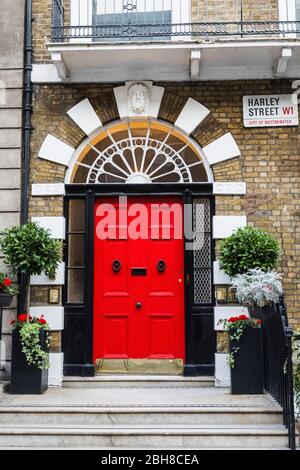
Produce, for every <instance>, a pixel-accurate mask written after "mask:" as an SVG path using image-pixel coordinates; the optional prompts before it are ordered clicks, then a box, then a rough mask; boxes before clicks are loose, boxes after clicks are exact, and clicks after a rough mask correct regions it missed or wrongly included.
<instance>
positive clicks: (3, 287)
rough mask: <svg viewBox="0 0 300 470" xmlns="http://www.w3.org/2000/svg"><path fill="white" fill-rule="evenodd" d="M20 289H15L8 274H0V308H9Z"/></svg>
mask: <svg viewBox="0 0 300 470" xmlns="http://www.w3.org/2000/svg"><path fill="white" fill-rule="evenodd" d="M17 293H18V288H17V287H13V285H12V280H11V279H10V277H8V275H7V274H5V273H3V272H0V308H2V307H9V306H10V304H11V302H12V299H13V297H14V295H16V294H17Z"/></svg>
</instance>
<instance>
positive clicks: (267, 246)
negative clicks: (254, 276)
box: [219, 227, 280, 277]
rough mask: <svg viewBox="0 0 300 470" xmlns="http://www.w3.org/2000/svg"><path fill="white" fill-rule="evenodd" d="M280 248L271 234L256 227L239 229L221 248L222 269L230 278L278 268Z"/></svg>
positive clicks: (220, 260) (220, 261)
mask: <svg viewBox="0 0 300 470" xmlns="http://www.w3.org/2000/svg"><path fill="white" fill-rule="evenodd" d="M279 254H280V248H279V244H278V242H277V240H276V239H275V238H274V237H273V235H270V234H269V233H267V232H265V231H264V230H261V229H259V228H254V227H244V228H240V229H238V230H237V231H236V232H235V233H234V234H233V235H231V236H230V237H228V238H226V239H225V240H224V241H223V242H222V244H221V248H220V254H219V263H220V268H221V269H222V270H223V271H224V272H225V273H226V274H228V275H229V276H230V277H233V276H236V275H237V274H244V273H247V272H248V271H249V270H250V269H256V268H259V269H261V270H262V271H264V272H267V271H269V270H271V269H274V268H275V267H276V266H277V263H278V258H279Z"/></svg>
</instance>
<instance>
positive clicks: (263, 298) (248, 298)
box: [232, 269, 283, 307]
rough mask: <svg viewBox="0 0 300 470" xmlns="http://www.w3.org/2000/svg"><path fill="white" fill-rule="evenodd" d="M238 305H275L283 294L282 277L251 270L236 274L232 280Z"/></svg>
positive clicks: (276, 274) (272, 273)
mask: <svg viewBox="0 0 300 470" xmlns="http://www.w3.org/2000/svg"><path fill="white" fill-rule="evenodd" d="M232 289H236V297H237V300H238V302H239V303H241V304H248V305H251V304H252V305H253V304H255V305H258V306H259V307H264V306H265V305H269V304H271V303H272V302H274V303H275V304H277V303H278V302H279V299H280V296H281V295H282V294H283V288H282V276H281V274H279V273H277V272H276V271H268V272H266V273H265V272H264V271H262V270H261V269H251V270H250V271H249V272H248V273H246V274H238V275H237V276H235V277H234V278H233V280H232Z"/></svg>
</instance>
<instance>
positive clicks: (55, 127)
mask: <svg viewBox="0 0 300 470" xmlns="http://www.w3.org/2000/svg"><path fill="white" fill-rule="evenodd" d="M159 85H162V86H164V87H165V88H166V91H165V95H164V99H163V102H162V106H161V109H160V113H159V118H160V119H167V120H168V121H170V122H174V121H175V120H176V118H177V116H178V114H179V112H180V110H181V109H182V107H183V105H184V103H185V102H186V99H187V98H189V97H192V98H194V99H196V100H198V101H200V102H201V103H202V104H204V105H205V106H206V107H207V108H209V109H210V110H211V116H210V117H209V118H208V119H207V120H206V121H205V122H204V123H202V125H201V126H199V128H198V129H196V131H195V132H194V137H195V139H196V140H197V141H198V142H199V144H200V145H207V144H208V143H209V142H211V141H213V140H214V139H215V138H217V137H219V136H220V135H222V134H224V133H225V132H228V131H230V132H231V133H232V134H233V136H234V138H235V139H236V141H237V143H238V145H239V147H240V149H241V153H242V156H241V158H236V159H233V160H230V161H227V162H224V163H220V164H218V165H215V166H214V167H213V171H214V177H215V180H216V181H246V183H247V195H246V196H245V197H239V196H218V197H217V198H216V213H217V214H224V215H240V214H242V215H244V214H246V215H247V217H248V222H249V224H251V225H255V226H257V227H261V228H264V229H266V230H268V231H269V232H271V233H273V234H274V235H275V236H276V238H277V239H278V240H279V242H280V244H281V247H282V250H283V256H282V259H281V270H282V273H283V276H284V284H285V293H286V300H287V303H288V311H289V316H290V318H291V322H292V323H294V324H296V323H297V324H298V325H299V324H300V309H299V307H300V270H299V266H300V230H299V224H300V134H299V128H294V127H285V128H284V127H278V128H266V129H263V128H257V129H256V128H254V129H249V128H248V129H246V128H244V127H243V120H242V97H243V95H249V94H272V93H289V92H290V91H291V87H290V85H291V83H290V81H288V80H280V81H278V80H273V81H272V80H265V81H263V80H261V81H251V80H249V81H233V82H206V83H203V82H198V83H191V82H187V83H159ZM113 86H114V85H113V84H106V85H78V86H75V85H72V86H65V85H52V86H49V85H48V86H46V85H45V86H35V90H34V95H35V96H34V109H33V126H34V128H35V130H34V132H33V136H32V143H31V148H32V158H31V182H32V183H33V182H34V183H42V182H49V183H51V182H58V181H63V179H64V172H65V169H64V167H62V166H61V165H56V164H54V163H50V162H47V161H45V160H40V159H38V158H37V153H38V150H39V148H40V146H41V144H42V142H43V140H44V138H45V137H46V135H47V133H48V132H51V133H53V134H54V135H56V136H57V137H60V138H62V140H64V141H66V142H67V143H71V144H72V145H75V146H78V145H79V144H80V142H81V141H82V140H83V139H84V136H83V134H82V132H81V131H80V130H79V129H78V128H77V127H76V126H75V124H74V123H72V121H71V120H70V119H69V118H68V117H66V115H65V112H66V110H68V109H69V108H70V107H71V106H72V105H74V104H75V103H77V102H78V101H80V100H81V99H83V98H86V97H88V98H89V99H90V100H91V102H92V103H93V105H94V106H95V108H96V111H97V113H98V115H99V116H100V117H101V119H102V122H103V123H107V122H111V121H113V120H114V119H117V118H118V115H117V110H116V104H115V101H114V96H113ZM62 211H63V206H62V198H60V197H53V198H49V197H47V198H43V197H35V198H31V201H30V213H31V215H35V216H43V215H45V216H46V215H61V214H62Z"/></svg>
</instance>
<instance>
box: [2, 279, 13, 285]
mask: <svg viewBox="0 0 300 470" xmlns="http://www.w3.org/2000/svg"><path fill="white" fill-rule="evenodd" d="M11 284H12V280H11V279H10V278H9V277H7V278H6V279H4V281H3V285H4V286H5V287H9V286H10V285H11Z"/></svg>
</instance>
